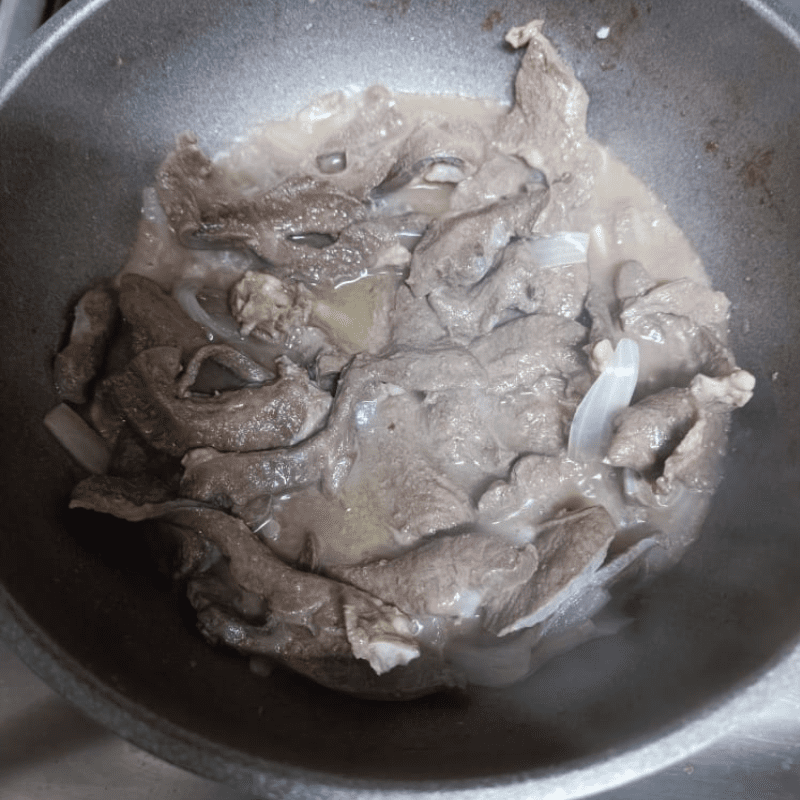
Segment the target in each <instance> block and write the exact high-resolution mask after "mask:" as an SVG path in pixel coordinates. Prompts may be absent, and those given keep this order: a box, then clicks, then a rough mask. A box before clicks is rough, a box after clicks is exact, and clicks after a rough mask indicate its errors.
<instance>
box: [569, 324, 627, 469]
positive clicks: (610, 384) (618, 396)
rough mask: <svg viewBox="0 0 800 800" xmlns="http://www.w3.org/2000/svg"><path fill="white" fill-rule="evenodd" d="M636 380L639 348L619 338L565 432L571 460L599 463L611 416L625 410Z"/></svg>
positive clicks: (606, 440) (610, 425)
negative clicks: (567, 431) (567, 433)
mask: <svg viewBox="0 0 800 800" xmlns="http://www.w3.org/2000/svg"><path fill="white" fill-rule="evenodd" d="M638 377H639V346H638V345H637V344H636V342H634V341H633V340H632V339H621V340H620V342H619V344H618V345H617V348H616V350H615V351H614V355H613V356H612V358H611V361H609V362H608V365H607V366H606V368H605V369H604V370H603V371H602V373H600V376H599V377H598V378H597V380H596V381H595V382H594V383H593V384H592V386H591V388H590V389H589V391H588V392H587V393H586V396H585V397H584V398H583V400H581V403H580V405H579V406H578V410H577V411H576V412H575V418H574V419H573V420H572V427H571V428H570V432H569V448H568V455H569V457H570V458H571V459H572V460H573V461H601V460H602V459H603V457H604V456H605V454H606V452H607V451H608V446H609V444H610V443H611V431H612V424H613V422H614V417H616V416H617V414H619V412H620V411H622V410H623V409H624V408H627V406H628V404H629V403H630V402H631V397H633V392H634V390H635V389H636V381H637V379H638Z"/></svg>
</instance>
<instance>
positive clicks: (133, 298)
mask: <svg viewBox="0 0 800 800" xmlns="http://www.w3.org/2000/svg"><path fill="white" fill-rule="evenodd" d="M119 307H120V311H121V312H122V317H123V319H124V320H125V321H126V322H127V323H128V324H129V325H130V326H131V329H132V344H133V352H134V354H138V353H141V352H142V351H144V350H149V349H150V348H152V347H177V348H179V349H180V351H181V354H182V355H183V356H189V355H191V354H192V353H194V352H195V350H197V349H198V348H200V347H202V346H203V345H206V344H208V341H209V339H208V336H207V334H206V332H205V331H204V330H203V327H202V326H201V325H198V324H197V323H196V322H195V321H194V320H192V319H190V318H189V316H188V315H187V314H185V313H184V312H183V309H182V308H181V307H180V305H178V303H177V301H176V300H175V299H173V298H172V297H171V296H170V295H168V294H167V293H166V292H164V291H163V290H162V289H161V287H160V286H159V285H158V284H157V283H156V282H155V281H151V280H150V279H149V278H145V277H144V276H143V275H136V274H128V275H123V276H122V278H121V280H120V284H119Z"/></svg>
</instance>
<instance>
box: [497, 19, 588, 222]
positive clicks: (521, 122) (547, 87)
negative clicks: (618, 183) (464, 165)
mask: <svg viewBox="0 0 800 800" xmlns="http://www.w3.org/2000/svg"><path fill="white" fill-rule="evenodd" d="M542 25H543V22H542V21H541V20H534V21H532V22H529V23H528V24H527V25H524V26H521V27H518V28H512V29H511V30H510V31H509V32H508V34H507V35H506V41H507V42H508V43H509V44H510V45H511V46H512V47H516V48H519V47H523V46H526V45H527V47H526V49H525V53H524V55H523V57H522V63H521V64H520V69H519V70H518V72H517V77H516V79H515V82H514V100H515V104H514V108H513V109H512V110H511V112H510V113H509V115H508V118H507V119H506V121H505V124H504V126H503V132H502V142H501V146H502V148H503V149H504V150H507V151H510V152H512V153H516V154H517V155H519V156H520V157H522V158H524V159H525V161H526V162H527V163H528V164H530V165H531V166H532V167H536V168H537V169H540V170H541V171H542V172H544V174H545V175H547V177H548V180H549V183H550V202H549V204H548V206H547V208H546V209H544V212H543V214H542V219H541V220H540V226H539V227H540V230H541V232H550V233H555V232H557V231H563V230H565V229H567V227H566V225H567V221H568V219H569V218H570V217H572V216H574V213H575V210H576V209H579V208H581V207H582V206H585V205H586V204H587V203H588V202H589V201H590V199H591V196H592V189H593V185H594V177H593V176H594V174H595V172H596V170H597V168H598V167H599V166H600V158H599V154H598V150H597V147H596V146H595V145H594V143H593V142H592V141H591V140H590V139H589V137H588V135H587V133H586V111H587V108H588V105H589V96H588V95H587V93H586V90H585V89H584V88H583V86H582V85H581V83H580V81H578V79H577V78H576V77H575V73H574V72H573V71H572V69H571V68H570V67H569V65H568V64H567V63H566V62H565V61H564V60H563V59H562V58H561V57H560V56H559V54H558V52H557V51H556V49H555V47H554V46H553V44H552V43H551V42H550V41H548V40H547V38H546V37H545V36H544V35H543V34H542Z"/></svg>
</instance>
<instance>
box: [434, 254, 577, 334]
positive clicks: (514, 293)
mask: <svg viewBox="0 0 800 800" xmlns="http://www.w3.org/2000/svg"><path fill="white" fill-rule="evenodd" d="M538 241H543V242H544V241H547V240H545V239H542V240H536V239H530V240H525V239H520V240H519V241H517V242H512V243H511V244H509V245H508V246H507V247H506V248H505V250H504V252H503V257H502V261H501V262H500V264H499V265H498V266H497V268H496V269H494V270H492V271H491V272H489V274H488V275H486V276H485V277H484V278H483V279H482V280H480V281H479V282H478V283H476V284H475V285H474V286H471V287H468V288H443V289H438V290H434V291H432V292H431V293H430V295H429V296H428V300H429V302H430V304H431V307H432V308H433V309H434V310H435V311H436V315H437V316H438V318H439V320H440V322H441V323H442V325H444V326H445V328H447V330H448V331H449V332H450V334H451V336H453V337H454V338H456V339H458V340H466V341H470V340H471V339H473V338H474V337H476V336H480V335H482V334H485V333H488V332H489V331H491V330H492V329H493V328H495V327H497V326H498V325H500V324H501V323H503V322H507V321H508V320H509V319H512V318H514V317H517V316H520V315H521V314H532V313H540V314H553V315H557V316H563V317H566V318H567V319H576V318H577V317H578V316H579V315H580V313H581V311H582V310H583V303H584V299H585V298H586V292H587V290H588V288H589V269H588V267H587V265H586V262H585V260H584V261H583V262H578V261H577V256H576V257H575V258H576V260H575V261H569V262H568V263H549V264H543V263H542V259H541V258H540V257H539V253H538V250H539V249H541V248H537V244H538ZM584 252H585V251H584Z"/></svg>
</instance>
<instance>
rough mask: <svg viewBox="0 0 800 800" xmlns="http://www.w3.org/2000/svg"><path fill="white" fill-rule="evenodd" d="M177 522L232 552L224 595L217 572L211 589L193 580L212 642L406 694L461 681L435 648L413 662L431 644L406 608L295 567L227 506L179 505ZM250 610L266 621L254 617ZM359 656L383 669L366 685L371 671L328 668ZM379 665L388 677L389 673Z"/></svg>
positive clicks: (351, 684) (368, 689) (345, 686)
mask: <svg viewBox="0 0 800 800" xmlns="http://www.w3.org/2000/svg"><path fill="white" fill-rule="evenodd" d="M170 524H171V525H173V526H178V527H182V528H185V529H188V530H189V531H191V532H194V533H195V534H196V535H197V536H199V537H200V538H203V539H207V540H209V541H210V542H212V543H213V544H214V546H215V547H216V548H217V549H218V550H219V552H220V553H221V554H222V555H223V557H224V558H225V559H226V562H227V563H226V565H225V567H224V570H225V571H226V572H227V575H228V576H229V580H223V581H222V582H221V590H222V592H224V594H223V596H222V597H221V596H220V594H219V591H220V583H219V582H214V581H213V576H212V580H211V581H210V583H211V587H210V591H209V586H208V584H209V581H208V578H207V576H203V575H200V576H198V577H197V578H196V579H195V580H194V581H193V582H191V583H190V599H191V600H192V603H193V605H194V606H195V608H196V609H197V611H198V622H199V626H200V630H201V632H203V633H204V635H206V636H207V637H208V638H210V639H211V640H212V641H215V640H221V641H224V642H226V643H227V644H229V645H230V646H232V647H235V648H236V649H237V650H239V651H240V652H243V653H247V654H249V655H266V656H269V657H271V658H273V659H275V660H277V661H279V662H280V663H283V664H285V665H286V666H289V667H291V668H292V669H295V670H297V671H299V672H301V673H303V674H306V675H308V676H309V677H311V678H312V679H314V680H318V681H319V682H321V683H324V684H325V685H328V686H332V688H337V689H342V690H344V691H350V692H356V693H358V692H360V691H361V690H362V689H363V691H364V692H365V693H367V694H371V695H374V696H383V695H388V696H396V697H405V696H409V695H414V696H418V695H419V694H426V693H429V692H431V691H435V690H436V689H438V688H441V687H442V686H452V685H455V684H456V682H457V681H456V679H455V676H454V675H453V674H452V673H451V672H450V670H448V669H447V668H446V667H445V666H444V665H443V664H441V662H439V666H438V669H437V668H434V664H433V663H432V662H433V661H434V659H435V655H434V654H433V653H430V652H428V653H426V656H427V657H426V660H425V661H426V663H425V664H424V665H422V668H421V669H420V668H415V667H414V666H413V662H414V661H415V660H417V659H418V658H419V657H420V655H421V654H422V648H421V646H420V645H419V643H418V642H417V641H416V640H415V639H414V637H413V635H412V634H411V632H410V631H411V621H410V620H409V619H408V618H407V617H406V616H405V615H404V614H403V613H402V612H401V611H399V610H398V609H397V608H395V607H393V606H391V605H389V604H387V603H383V602H382V601H381V600H378V599H377V598H374V597H372V596H370V595H369V594H367V593H365V592H362V591H360V590H358V589H356V588H353V587H350V586H346V585H344V584H341V583H338V582H337V581H333V580H330V579H328V578H324V577H322V576H319V575H313V574H310V573H307V572H299V571H298V570H295V569H293V568H292V567H289V566H288V565H286V564H284V563H283V562H282V561H280V560H279V559H278V558H276V557H275V556H274V555H273V554H272V553H271V552H270V550H269V548H268V547H267V546H266V545H265V544H264V543H263V542H262V541H259V540H258V538H257V537H256V535H255V534H253V533H252V532H251V531H250V529H249V528H248V527H247V526H246V525H245V524H244V523H243V522H241V521H240V520H237V519H235V518H234V517H230V516H228V515H227V514H225V513H223V512H219V511H213V510H209V509H186V510H181V511H177V512H175V513H174V514H173V515H172V516H171V518H170ZM231 584H233V586H231ZM237 593H239V594H243V593H247V595H248V596H249V598H248V602H247V611H249V613H248V614H242V613H241V609H242V605H241V603H240V604H238V605H239V609H240V611H239V613H232V612H233V611H234V610H235V606H236V602H235V601H236V599H237V598H236V597H235V595H236V594H237ZM259 598H260V600H261V601H263V602H261V603H259V602H258V599H259ZM221 600H223V601H224V603H223V604H222V605H223V607H222V608H220V607H219V605H220V604H221V603H220V601H221ZM254 601H255V602H254ZM231 606H234V608H231ZM248 616H251V617H252V616H256V617H258V616H263V617H264V619H263V621H259V623H260V624H254V623H253V622H252V619H250V620H248V619H247V617H248ZM356 658H359V659H364V660H365V662H368V663H369V665H370V666H371V667H372V669H373V671H374V673H373V674H375V678H369V679H368V680H365V681H364V684H365V685H364V686H361V685H360V681H359V680H358V679H359V677H363V676H364V675H365V673H364V672H363V671H360V670H358V669H354V668H346V667H345V668H344V669H342V670H337V672H335V673H333V674H331V675H328V676H327V678H326V676H325V673H324V670H323V666H324V665H325V664H326V663H328V660H332V661H333V662H334V663H336V662H341V661H343V660H349V659H353V660H355V659H356ZM409 662H411V664H409ZM406 665H409V668H408V672H407V673H405V672H404V671H405V670H406V669H407V667H406ZM342 666H344V665H342ZM379 672H380V673H381V674H382V673H384V672H385V673H386V678H385V679H383V680H382V679H381V677H380V675H379V674H378V673H379ZM395 673H398V674H395ZM348 676H349V677H348ZM423 676H424V677H425V680H426V681H427V682H423V681H422V677H423ZM339 680H342V682H343V683H342V684H339V683H338V681H339Z"/></svg>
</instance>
